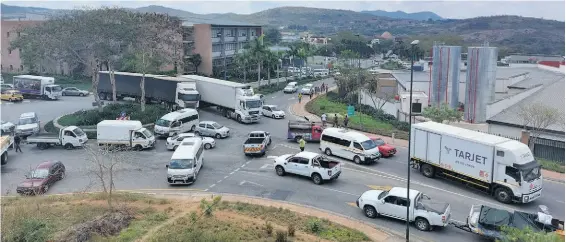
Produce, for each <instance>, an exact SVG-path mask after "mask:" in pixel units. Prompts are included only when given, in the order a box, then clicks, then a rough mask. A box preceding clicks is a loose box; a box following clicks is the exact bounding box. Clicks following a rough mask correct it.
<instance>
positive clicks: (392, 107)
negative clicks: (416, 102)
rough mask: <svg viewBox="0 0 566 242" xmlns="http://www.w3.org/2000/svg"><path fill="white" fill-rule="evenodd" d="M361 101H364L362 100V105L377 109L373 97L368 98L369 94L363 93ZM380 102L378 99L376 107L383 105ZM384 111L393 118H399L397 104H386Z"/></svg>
mask: <svg viewBox="0 0 566 242" xmlns="http://www.w3.org/2000/svg"><path fill="white" fill-rule="evenodd" d="M361 99H362V100H361V101H362V104H365V105H369V106H371V107H375V105H374V104H373V101H372V99H371V97H370V96H368V94H367V93H365V92H362V98H361ZM378 100H379V101H378ZM380 102H381V99H379V98H376V105H380V104H381V103H380ZM382 110H383V111H384V112H385V113H388V114H391V115H393V116H397V105H396V104H395V103H392V102H386V103H385V104H384V105H383V107H382Z"/></svg>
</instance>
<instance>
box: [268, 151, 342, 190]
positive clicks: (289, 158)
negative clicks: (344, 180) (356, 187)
mask: <svg viewBox="0 0 566 242" xmlns="http://www.w3.org/2000/svg"><path fill="white" fill-rule="evenodd" d="M274 163H275V172H276V173H277V175H279V176H284V175H285V174H286V173H292V174H295V175H300V176H306V177H310V178H311V179H312V181H313V182H314V184H317V185H320V184H322V183H323V182H324V181H331V180H335V179H338V177H339V176H340V173H342V164H340V162H338V161H333V160H330V159H328V158H327V157H326V156H323V155H320V154H317V153H314V152H308V151H303V152H300V153H298V154H295V155H291V154H289V155H282V156H279V157H277V158H275V161H274Z"/></svg>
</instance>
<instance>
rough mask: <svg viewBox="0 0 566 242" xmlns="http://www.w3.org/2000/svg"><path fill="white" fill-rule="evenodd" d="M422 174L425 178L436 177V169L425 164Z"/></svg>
mask: <svg viewBox="0 0 566 242" xmlns="http://www.w3.org/2000/svg"><path fill="white" fill-rule="evenodd" d="M421 172H422V173H423V175H424V176H426V177H428V178H433V177H434V168H433V167H432V166H431V165H429V164H424V165H423V166H422V167H421Z"/></svg>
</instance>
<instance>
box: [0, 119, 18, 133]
mask: <svg viewBox="0 0 566 242" xmlns="http://www.w3.org/2000/svg"><path fill="white" fill-rule="evenodd" d="M0 129H1V130H2V134H4V133H6V134H11V133H12V132H13V131H14V130H15V129H16V125H15V124H13V123H11V122H8V121H4V120H2V121H1V126H0Z"/></svg>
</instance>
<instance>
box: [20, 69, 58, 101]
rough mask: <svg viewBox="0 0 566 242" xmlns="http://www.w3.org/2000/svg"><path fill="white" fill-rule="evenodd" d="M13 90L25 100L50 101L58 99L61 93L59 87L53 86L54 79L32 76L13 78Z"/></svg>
mask: <svg viewBox="0 0 566 242" xmlns="http://www.w3.org/2000/svg"><path fill="white" fill-rule="evenodd" d="M14 88H15V89H16V90H18V91H20V92H21V93H22V95H23V96H24V97H25V98H28V97H39V98H43V99H51V100H57V99H59V97H61V95H62V91H63V89H62V88H61V86H59V85H55V78H53V77H45V76H32V75H20V76H14Z"/></svg>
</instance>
